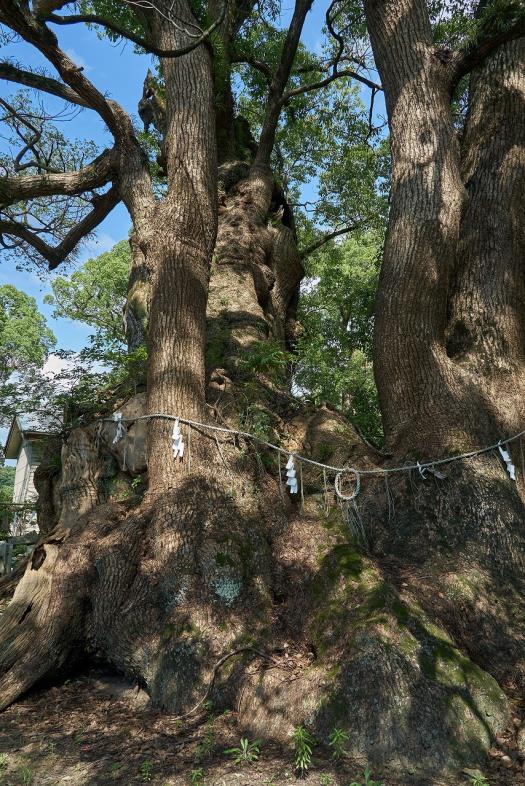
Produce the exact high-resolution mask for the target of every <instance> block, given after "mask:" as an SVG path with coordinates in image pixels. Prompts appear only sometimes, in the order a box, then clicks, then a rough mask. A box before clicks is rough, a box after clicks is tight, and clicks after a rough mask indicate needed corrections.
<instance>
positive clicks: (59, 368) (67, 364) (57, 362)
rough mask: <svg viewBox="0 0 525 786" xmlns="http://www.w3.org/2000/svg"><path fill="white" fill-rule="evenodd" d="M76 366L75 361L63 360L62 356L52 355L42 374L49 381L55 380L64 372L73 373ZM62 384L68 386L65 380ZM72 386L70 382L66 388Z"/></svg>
mask: <svg viewBox="0 0 525 786" xmlns="http://www.w3.org/2000/svg"><path fill="white" fill-rule="evenodd" d="M74 365H75V361H74V360H73V359H70V360H67V359H66V358H61V357H60V355H54V354H51V355H49V357H48V359H47V360H46V362H45V363H44V367H43V368H42V373H43V374H44V376H45V377H47V379H54V378H55V377H56V376H58V375H60V374H62V373H63V372H64V371H71V369H72V368H73V367H74ZM62 384H66V383H65V381H64V380H62ZM71 385H72V381H71V382H68V383H67V385H66V386H67V387H71Z"/></svg>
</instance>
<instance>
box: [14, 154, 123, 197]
mask: <svg viewBox="0 0 525 786" xmlns="http://www.w3.org/2000/svg"><path fill="white" fill-rule="evenodd" d="M113 162H114V156H113V151H111V150H105V151H104V152H103V153H102V154H101V155H100V156H98V157H97V158H96V159H95V160H94V161H92V162H91V163H90V164H88V165H87V166H85V167H82V169H79V170H77V171H73V172H60V173H56V174H49V175H48V174H46V175H23V176H19V177H13V176H7V177H0V206H1V207H6V206H7V205H11V204H13V203H14V202H20V201H21V200H24V199H34V198H35V197H42V196H53V195H55V194H64V195H67V196H73V195H75V194H81V193H83V192H85V191H92V190H93V189H95V188H99V187H100V186H104V185H106V183H108V182H109V181H110V180H111V179H112V177H113V174H114V172H113Z"/></svg>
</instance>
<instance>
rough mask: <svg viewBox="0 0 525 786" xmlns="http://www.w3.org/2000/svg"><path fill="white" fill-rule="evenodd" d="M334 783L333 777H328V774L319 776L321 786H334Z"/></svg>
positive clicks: (324, 773)
mask: <svg viewBox="0 0 525 786" xmlns="http://www.w3.org/2000/svg"><path fill="white" fill-rule="evenodd" d="M332 783H333V781H332V776H331V775H328V773H326V772H322V773H321V775H319V785H320V786H332Z"/></svg>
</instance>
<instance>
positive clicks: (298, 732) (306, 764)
mask: <svg viewBox="0 0 525 786" xmlns="http://www.w3.org/2000/svg"><path fill="white" fill-rule="evenodd" d="M292 739H293V743H294V749H295V769H296V770H298V771H299V772H300V774H301V775H304V774H305V773H306V772H307V771H308V770H309V768H310V764H311V763H312V749H313V746H314V745H315V740H314V738H313V737H312V735H311V734H310V732H309V731H308V729H305V728H304V726H296V727H295V729H294V730H293V733H292Z"/></svg>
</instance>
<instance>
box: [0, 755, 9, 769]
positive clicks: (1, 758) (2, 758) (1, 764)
mask: <svg viewBox="0 0 525 786" xmlns="http://www.w3.org/2000/svg"><path fill="white" fill-rule="evenodd" d="M7 762H8V757H7V753H0V772H2V770H5V769H7Z"/></svg>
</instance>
